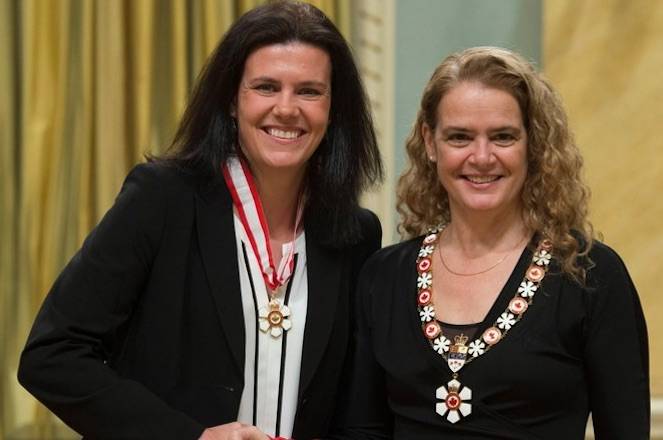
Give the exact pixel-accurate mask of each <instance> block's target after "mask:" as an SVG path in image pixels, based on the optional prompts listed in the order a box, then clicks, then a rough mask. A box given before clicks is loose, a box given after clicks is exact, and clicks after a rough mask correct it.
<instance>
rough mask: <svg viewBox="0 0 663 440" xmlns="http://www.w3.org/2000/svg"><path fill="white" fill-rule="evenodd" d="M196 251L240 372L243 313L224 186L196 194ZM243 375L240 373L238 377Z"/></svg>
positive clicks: (226, 191)
mask: <svg viewBox="0 0 663 440" xmlns="http://www.w3.org/2000/svg"><path fill="white" fill-rule="evenodd" d="M196 222H197V229H198V242H199V243H200V253H201V256H202V260H203V265H204V266H205V272H206V274H207V279H208V281H209V285H210V290H211V293H212V297H213V298H214V302H215V304H216V309H217V312H218V314H219V318H220V321H221V324H222V326H223V330H224V332H225V335H226V339H227V340H228V345H229V346H230V349H231V351H232V355H233V358H234V359H235V363H236V365H237V368H238V371H239V373H240V375H243V374H244V344H245V333H244V332H245V330H244V313H243V309H242V298H241V294H240V284H239V266H238V263H237V246H236V243H235V226H234V222H233V208H232V199H231V198H230V194H229V193H228V190H227V189H226V187H225V186H224V185H220V186H219V187H218V189H215V190H214V191H209V192H205V193H202V192H199V193H198V194H197V196H196ZM242 377H243V376H242Z"/></svg>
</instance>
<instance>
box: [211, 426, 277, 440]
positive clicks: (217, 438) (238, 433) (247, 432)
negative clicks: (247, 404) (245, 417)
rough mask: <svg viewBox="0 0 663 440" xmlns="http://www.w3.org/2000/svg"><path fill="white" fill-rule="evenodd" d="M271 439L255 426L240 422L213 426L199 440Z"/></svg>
mask: <svg viewBox="0 0 663 440" xmlns="http://www.w3.org/2000/svg"><path fill="white" fill-rule="evenodd" d="M268 439H269V437H268V436H267V435H266V434H265V433H263V432H262V431H260V430H259V429H258V428H256V427H255V426H250V425H245V424H243V423H240V422H232V423H226V424H224V425H218V426H213V427H211V428H207V429H205V430H204V431H203V434H202V435H201V436H200V439H199V440H268Z"/></svg>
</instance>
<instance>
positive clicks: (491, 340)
mask: <svg viewBox="0 0 663 440" xmlns="http://www.w3.org/2000/svg"><path fill="white" fill-rule="evenodd" d="M501 338H502V332H501V331H500V329H498V328H497V327H490V328H487V329H486V331H485V332H483V340H484V341H486V344H488V345H495V344H497V343H498V342H499V340H500V339H501Z"/></svg>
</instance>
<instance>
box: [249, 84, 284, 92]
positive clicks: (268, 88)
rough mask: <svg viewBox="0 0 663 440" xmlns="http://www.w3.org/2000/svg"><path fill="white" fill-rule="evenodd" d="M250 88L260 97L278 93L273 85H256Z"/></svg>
mask: <svg viewBox="0 0 663 440" xmlns="http://www.w3.org/2000/svg"><path fill="white" fill-rule="evenodd" d="M251 88H252V89H253V90H255V91H257V92H258V93H260V94H262V95H271V94H272V93H276V92H278V87H277V86H276V84H273V83H258V84H256V85H254V86H252V87H251Z"/></svg>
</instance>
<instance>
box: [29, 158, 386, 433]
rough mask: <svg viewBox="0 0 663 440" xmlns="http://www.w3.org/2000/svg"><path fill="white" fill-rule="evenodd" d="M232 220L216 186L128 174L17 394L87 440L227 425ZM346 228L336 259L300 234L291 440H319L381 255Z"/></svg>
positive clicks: (55, 305)
mask: <svg viewBox="0 0 663 440" xmlns="http://www.w3.org/2000/svg"><path fill="white" fill-rule="evenodd" d="M232 212H233V211H232V200H231V198H230V195H229V193H228V191H227V189H226V188H225V186H223V185H221V186H218V187H216V188H215V189H212V190H210V189H207V190H205V189H203V187H202V186H200V185H198V184H197V183H196V181H195V180H194V179H193V177H191V176H187V175H185V174H184V173H183V172H180V171H177V170H175V169H173V168H169V167H166V166H163V165H157V164H143V165H139V166H137V167H136V168H134V169H133V170H132V172H131V173H130V174H129V176H128V177H127V179H126V181H125V183H124V185H123V188H122V191H121V192H120V194H119V196H118V198H117V200H116V201H115V204H114V205H113V207H112V208H111V209H110V210H109V211H108V213H107V214H106V215H105V216H104V218H103V219H102V220H101V222H100V223H99V225H98V226H97V227H96V228H95V229H94V230H93V231H92V232H91V233H90V235H89V236H88V238H87V239H86V240H85V242H84V244H83V246H82V248H81V249H80V250H79V252H78V253H77V254H76V255H75V256H74V257H73V258H72V260H71V261H70V262H69V264H68V265H67V266H66V267H65V269H64V270H63V272H62V273H61V274H60V276H59V277H58V279H57V280H56V282H55V284H54V285H53V287H52V289H51V291H50V292H49V294H48V296H47V297H46V299H45V301H44V303H43V305H42V307H41V310H40V311H39V314H38V316H37V318H36V321H35V323H34V325H33V328H32V331H31V333H30V336H29V338H28V342H27V345H26V347H25V350H24V351H23V354H22V356H21V363H20V367H19V380H20V382H21V383H22V384H23V385H24V386H25V387H26V388H27V389H28V390H29V391H30V392H31V393H32V394H33V395H34V396H35V397H37V399H39V400H40V401H41V402H43V403H44V404H45V405H46V406H47V407H48V408H50V409H51V410H52V411H53V412H54V413H55V414H56V415H58V416H59V417H60V418H61V419H62V420H63V421H65V422H66V423H67V424H68V425H70V426H71V427H72V428H73V429H75V430H76V431H78V432H79V433H81V434H83V435H84V436H90V437H92V438H95V439H96V438H109V439H120V438H159V439H171V438H172V439H187V438H189V439H197V438H198V437H199V436H200V435H201V433H202V431H203V429H204V428H205V427H208V426H215V425H219V424H222V423H227V422H231V421H234V420H236V417H237V412H238V408H239V401H240V398H241V394H242V388H243V381H244V341H245V334H244V320H243V313H242V305H241V297H240V284H239V275H238V265H237V249H236V245H235V232H234V224H233V213H232ZM357 215H358V218H359V220H360V224H361V227H362V236H363V238H362V240H361V241H359V242H358V243H357V244H356V245H353V246H349V247H347V248H345V249H340V250H338V249H331V248H327V247H324V246H322V245H321V244H320V239H319V238H320V231H321V230H323V228H317V229H315V228H314V227H313V226H316V225H308V224H306V223H305V227H306V230H307V237H306V252H307V270H308V272H307V276H308V286H309V295H310V297H309V301H308V310H307V319H306V329H305V337H304V346H303V354H302V367H301V368H302V369H301V379H300V386H299V401H298V404H297V405H298V406H297V415H296V420H295V424H294V428H293V429H294V432H293V437H294V438H296V439H297V440H304V439H309V438H314V437H319V436H322V435H324V434H325V433H326V432H327V429H328V427H329V424H330V419H331V416H332V414H333V412H334V404H335V396H336V392H337V388H338V381H339V375H340V371H341V370H342V366H343V363H344V360H345V355H346V347H347V341H348V335H349V332H350V329H349V326H350V316H349V314H350V313H351V307H350V304H349V303H350V295H351V292H352V291H353V290H354V286H355V281H356V278H357V274H358V272H359V269H360V267H361V265H362V264H363V262H364V260H365V259H366V258H367V257H368V256H369V255H370V254H371V253H373V252H374V251H375V250H376V249H377V248H378V247H379V245H380V239H381V230H380V224H379V222H378V220H377V218H376V217H375V215H374V214H372V213H370V212H369V211H366V210H358V212H357ZM305 221H306V220H305ZM309 229H310V230H311V231H317V232H316V233H315V234H314V233H311V234H309V233H308V231H309Z"/></svg>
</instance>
